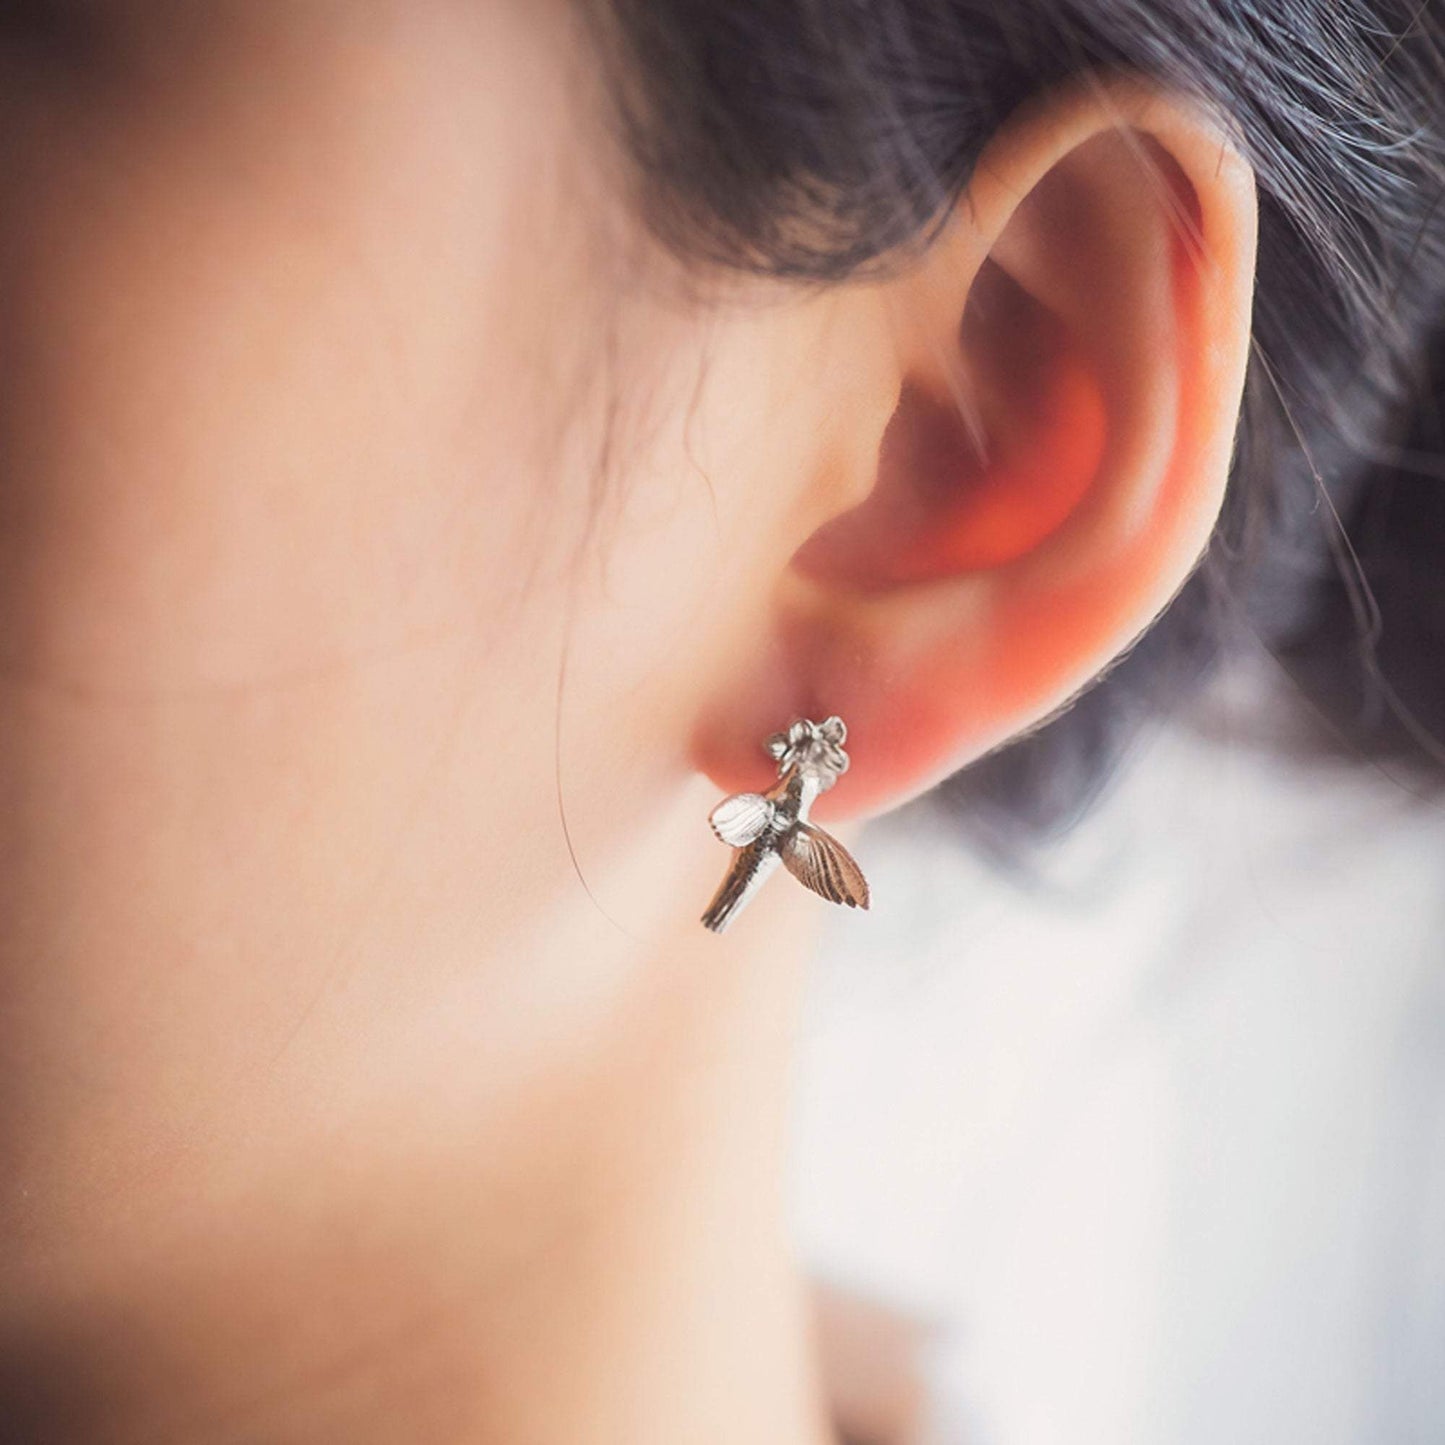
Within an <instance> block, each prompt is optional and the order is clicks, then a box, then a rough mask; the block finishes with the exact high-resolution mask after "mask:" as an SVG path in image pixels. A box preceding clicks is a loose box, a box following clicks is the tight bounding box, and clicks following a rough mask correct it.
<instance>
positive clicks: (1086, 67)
mask: <svg viewBox="0 0 1445 1445" xmlns="http://www.w3.org/2000/svg"><path fill="white" fill-rule="evenodd" d="M582 3H583V4H584V6H585V13H586V14H587V15H588V16H589V18H590V19H591V20H592V21H594V22H596V25H597V29H596V33H597V34H598V35H599V36H600V37H601V39H602V41H603V46H604V53H605V55H606V56H607V62H606V63H607V65H608V67H609V71H610V93H611V96H612V98H613V102H614V106H615V117H616V123H617V126H618V129H619V133H620V135H621V137H622V140H623V142H624V145H625V149H626V151H627V153H628V155H629V156H630V158H631V161H632V163H633V166H634V175H635V177H636V180H637V192H636V200H637V204H638V206H639V207H640V209H641V213H642V214H643V216H644V217H645V219H646V221H647V223H648V224H649V226H650V227H651V229H652V230H653V231H654V233H655V234H656V235H657V236H658V237H659V238H660V239H662V240H663V241H664V242H665V243H666V244H667V245H668V246H669V247H670V248H671V249H673V250H674V251H675V252H676V253H677V254H679V255H680V256H682V257H684V258H688V259H693V260H696V261H701V262H706V263H712V264H715V265H720V266H724V267H728V268H737V269H741V270H745V271H749V272H755V273H762V274H767V275H772V276H777V277H783V278H800V279H811V280H817V281H821V282H828V281H837V280H842V279H844V278H846V277H849V276H851V275H854V274H856V273H858V272H859V271H860V270H862V269H865V268H871V267H876V266H879V265H887V264H888V262H889V260H890V256H891V255H892V254H894V253H896V251H897V248H899V247H900V246H901V245H903V243H905V242H912V241H915V240H917V239H919V238H924V239H926V235H927V231H928V228H929V227H930V225H931V224H932V223H934V222H935V221H936V220H938V219H939V218H940V217H941V216H942V215H944V214H945V213H946V212H947V210H948V209H949V208H950V207H951V205H952V204H953V203H954V201H955V200H956V199H957V198H958V196H959V195H960V193H961V192H962V191H963V189H964V188H965V186H966V185H967V183H968V180H969V176H970V172H971V170H972V167H973V165H974V163H975V161H976V159H977V157H978V155H979V152H980V150H981V148H982V146H983V145H984V143H985V142H986V141H987V140H988V138H989V137H990V135H991V134H992V133H993V132H994V131H995V130H996V129H997V127H998V126H999V125H1000V123H1001V122H1003V121H1004V120H1005V119H1006V118H1007V117H1008V116H1009V114H1010V113H1011V112H1012V111H1013V110H1014V109H1015V108H1016V107H1017V106H1018V105H1019V104H1020V103H1021V102H1023V101H1024V100H1026V99H1027V98H1028V97H1030V96H1031V95H1032V94H1034V93H1035V92H1037V91H1039V90H1040V89H1041V88H1043V87H1046V86H1049V85H1051V84H1054V83H1056V82H1061V81H1064V80H1066V79H1068V78H1070V77H1073V76H1076V75H1088V74H1092V73H1106V72H1110V71H1122V72H1128V73H1134V74H1142V75H1144V76H1147V77H1150V78H1153V79H1154V80H1157V81H1159V82H1161V83H1163V84H1165V85H1168V86H1170V87H1173V88H1175V89H1176V90H1178V91H1180V92H1183V93H1187V94H1189V95H1191V96H1193V97H1195V98H1196V99H1198V100H1200V101H1202V102H1203V103H1205V104H1206V105H1208V106H1209V107H1210V108H1211V109H1212V110H1213V111H1214V112H1215V113H1217V114H1219V115H1220V116H1221V118H1222V119H1223V120H1224V122H1225V123H1226V124H1227V125H1228V126H1229V128H1230V130H1231V131H1232V133H1233V134H1234V136H1235V138H1236V141H1237V144H1238V145H1239V147H1240V149H1241V151H1242V152H1243V153H1244V154H1245V156H1246V157H1247V158H1248V159H1249V161H1250V162H1251V163H1252V165H1253V166H1254V168H1255V171H1256V174H1257V178H1258V187H1259V196H1260V249H1259V274H1258V284H1257V299H1256V307H1255V319H1254V352H1253V356H1252V360H1251V364H1250V368H1249V374H1248V379H1247V382H1246V388H1245V397H1244V405H1243V413H1242V417H1241V423H1240V431H1239V436H1238V440H1237V446H1236V455H1235V462H1234V467H1233V472H1232V475H1231V484H1230V491H1229V495H1228V499H1227V501H1226V506H1225V512H1224V515H1223V517H1222V518H1221V521H1220V524H1219V527H1218V528H1217V531H1216V535H1215V538H1214V540H1213V543H1212V545H1211V547H1210V549H1209V551H1208V554H1207V556H1206V557H1205V559H1204V561H1203V563H1202V564H1201V566H1200V568H1199V569H1198V570H1197V572H1196V573H1195V575H1194V577H1193V578H1192V579H1191V581H1190V583H1189V584H1188V586H1187V587H1186V589H1185V590H1184V592H1183V593H1182V594H1181V596H1180V597H1179V598H1178V599H1177V601H1176V602H1175V604H1174V605H1173V606H1172V607H1171V608H1170V609H1169V611H1168V612H1167V613H1166V614H1165V616H1164V618H1163V619H1162V620H1161V621H1160V622H1159V623H1158V624H1156V626H1155V627H1154V629H1152V631H1151V632H1150V633H1149V634H1148V635H1147V636H1146V637H1145V638H1144V639H1143V640H1142V641H1141V643H1140V644H1139V645H1138V646H1137V647H1136V648H1135V649H1134V650H1133V651H1132V653H1131V654H1130V656H1129V657H1128V658H1127V659H1125V660H1124V662H1123V663H1122V664H1121V665H1120V666H1118V667H1117V668H1115V669H1114V670H1113V671H1112V672H1111V673H1110V674H1109V676H1108V677H1107V678H1106V679H1105V680H1104V681H1103V682H1102V683H1101V684H1099V685H1098V686H1096V687H1095V688H1094V689H1092V690H1091V691H1090V692H1089V693H1087V694H1085V695H1084V696H1083V697H1082V698H1080V699H1079V700H1078V701H1077V702H1076V703H1075V705H1074V706H1073V707H1072V708H1070V709H1069V710H1068V711H1067V712H1066V713H1064V714H1063V715H1062V716H1061V717H1059V718H1058V719H1056V720H1055V721H1054V722H1052V723H1051V724H1050V725H1048V726H1047V727H1045V728H1043V729H1041V730H1039V731H1038V732H1036V733H1034V734H1032V735H1031V736H1029V737H1026V738H1024V739H1021V740H1019V741H1017V742H1015V743H1014V744H1012V745H1011V746H1009V747H1008V748H1005V749H1004V750H1002V751H1001V752H999V753H997V754H995V755H993V756H992V757H991V758H988V759H986V760H984V762H982V763H981V764H976V765H975V766H974V767H973V768H971V769H969V770H967V771H966V772H965V773H964V774H961V775H959V777H958V778H956V779H954V780H952V781H951V782H950V783H949V784H946V785H945V792H946V793H947V792H950V791H951V792H952V793H953V794H954V795H955V796H957V795H960V794H962V795H963V796H966V798H967V802H968V805H969V812H970V815H971V816H972V817H974V818H975V819H976V820H979V821H980V823H981V825H982V826H984V827H987V826H988V824H989V820H990V818H991V817H992V818H993V819H994V820H995V821H997V820H998V819H1000V818H1003V817H1007V818H1008V819H1010V820H1011V821H1012V822H1013V823H1015V824H1016V823H1018V822H1019V821H1022V822H1024V823H1025V824H1033V825H1036V826H1037V827H1048V826H1052V825H1056V824H1058V823H1060V822H1062V821H1065V820H1067V819H1068V818H1071V817H1072V816H1074V815H1075V814H1077V812H1078V811H1079V810H1080V808H1081V807H1082V805H1083V804H1084V802H1085V801H1086V800H1087V799H1088V798H1089V797H1090V796H1091V795H1092V793H1093V792H1094V791H1095V790H1096V789H1097V787H1098V784H1099V780H1100V778H1101V777H1102V776H1103V775H1104V773H1105V771H1106V766H1105V765H1106V764H1107V763H1109V762H1110V761H1112V759H1113V758H1114V757H1115V756H1116V755H1117V753H1118V750H1119V748H1120V746H1121V745H1122V743H1123V741H1124V740H1126V739H1127V738H1128V737H1129V735H1130V734H1131V733H1132V732H1133V731H1135V730H1136V728H1137V725H1138V722H1139V721H1140V720H1141V719H1142V718H1143V717H1144V716H1146V715H1147V714H1149V713H1152V712H1154V711H1157V708H1158V706H1159V704H1160V703H1161V702H1162V701H1167V700H1168V699H1171V698H1178V697H1181V696H1184V695H1187V692H1188V689H1189V688H1190V686H1191V685H1192V684H1193V682H1194V681H1195V680H1197V679H1198V678H1199V677H1201V676H1202V675H1204V674H1205V672H1206V671H1207V670H1208V667H1209V664H1210V663H1211V661H1212V660H1213V659H1214V658H1215V657H1216V655H1217V654H1218V653H1219V651H1220V649H1221V646H1222V644H1223V643H1224V642H1225V641H1226V640H1227V639H1229V638H1231V637H1238V636H1240V635H1241V634H1244V635H1253V636H1258V637H1259V638H1261V639H1262V640H1263V641H1264V642H1265V644H1266V645H1267V646H1269V647H1270V648H1271V649H1272V650H1273V651H1274V652H1275V654H1276V656H1278V657H1279V658H1280V659H1281V661H1282V662H1284V664H1285V665H1286V666H1287V667H1288V668H1289V669H1290V670H1291V671H1292V672H1293V673H1294V675H1295V676H1296V677H1297V678H1298V679H1299V681H1300V683H1301V684H1302V685H1303V686H1304V687H1305V688H1306V689H1307V690H1308V691H1309V693H1310V694H1311V695H1312V696H1313V697H1315V698H1316V699H1317V700H1318V702H1319V704H1320V707H1321V709H1322V712H1323V713H1325V714H1327V715H1328V716H1329V717H1330V718H1332V719H1333V726H1334V728H1335V730H1336V734H1337V736H1338V737H1339V738H1340V739H1341V740H1345V739H1348V740H1349V741H1350V742H1351V744H1352V745H1354V746H1362V747H1363V746H1368V747H1372V748H1381V749H1388V750H1392V751H1400V750H1404V751H1410V752H1413V753H1414V754H1416V755H1422V756H1423V755H1429V756H1432V758H1433V759H1434V760H1436V761H1438V760H1439V758H1440V757H1441V756H1445V749H1442V748H1440V747H1438V746H1437V745H1436V744H1435V742H1434V736H1435V730H1436V729H1439V728H1441V727H1442V726H1445V581H1442V572H1445V423H1442V419H1441V401H1442V398H1445V387H1442V380H1445V347H1442V346H1439V345H1437V346H1436V347H1435V349H1434V351H1433V353H1432V351H1431V338H1432V336H1434V335H1435V334H1436V333H1437V332H1438V331H1439V328H1440V327H1441V324H1442V320H1445V203H1442V196H1445V136H1442V119H1445V19H1442V13H1441V11H1440V9H1439V8H1434V9H1432V8H1431V6H1430V4H1429V0H1423V3H1422V0H582ZM1347 533H1348V534H1349V540H1347Z"/></svg>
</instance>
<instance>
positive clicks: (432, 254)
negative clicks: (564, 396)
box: [0, 6, 580, 686]
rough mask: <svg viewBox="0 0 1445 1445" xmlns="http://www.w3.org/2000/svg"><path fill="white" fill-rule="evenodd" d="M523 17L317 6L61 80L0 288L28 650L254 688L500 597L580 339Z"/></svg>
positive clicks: (13, 540) (13, 608)
mask: <svg viewBox="0 0 1445 1445" xmlns="http://www.w3.org/2000/svg"><path fill="white" fill-rule="evenodd" d="M478 9H479V10H484V11H485V10H487V9H488V7H478ZM503 10H504V7H497V11H498V12H499V13H497V14H495V15H493V16H491V18H488V19H485V20H484V19H480V18H479V19H478V20H477V22H476V23H475V24H472V25H463V24H462V23H461V22H460V21H457V22H455V23H454V25H453V27H452V28H448V27H447V26H445V25H443V24H442V23H441V20H440V18H439V17H440V16H441V15H442V14H444V13H449V11H450V7H446V9H445V10H444V8H443V7H421V12H424V13H425V14H426V15H430V16H432V17H433V19H432V22H431V23H423V22H422V20H421V18H420V13H419V16H418V19H417V21H416V23H415V24H414V25H411V24H400V23H398V24H396V25H392V26H386V25H383V24H382V23H381V21H380V19H379V18H377V17H378V16H379V14H380V12H379V10H375V8H374V7H373V9H369V10H368V11H367V12H365V13H366V14H367V15H369V16H371V17H372V18H371V20H370V21H369V22H368V21H367V20H364V19H357V18H355V17H353V21H352V23H336V24H335V25H334V33H332V31H331V30H328V29H327V26H328V25H332V24H333V21H326V22H324V23H322V22H320V21H318V20H317V15H319V14H321V12H319V11H317V12H315V13H311V12H312V7H304V6H298V7H297V10H296V16H297V17H298V18H297V20H296V23H295V26H294V30H293V29H291V28H287V27H284V26H281V25H279V24H278V25H277V26H275V27H274V28H273V29H268V30H263V28H262V27H261V26H260V25H259V24H258V25H257V26H256V27H254V28H247V27H246V26H245V25H241V26H240V27H239V28H238V29H237V30H236V31H235V33H232V32H230V31H226V32H225V34H224V37H223V39H222V40H217V41H216V42H215V43H214V44H211V43H210V42H206V43H202V41H201V39H199V38H197V39H196V41H195V44H196V47H197V49H196V53H194V54H192V53H190V52H186V53H180V51H179V50H178V49H177V50H176V51H175V52H172V51H170V50H167V51H165V52H163V57H164V63H161V62H159V61H158V62H157V63H156V64H155V66H154V72H153V73H152V72H151V71H148V70H146V69H145V67H144V64H143V62H142V61H141V60H139V59H138V60H136V61H135V64H136V66H137V68H138V70H140V72H141V73H139V74H137V75H136V76H135V77H133V78H132V79H131V80H129V81H126V82H125V83H120V82H112V83H111V84H110V85H95V86H83V85H80V84H78V83H72V84H73V88H62V87H61V86H59V85H57V86H56V88H55V90H54V91H53V92H51V93H49V94H40V93H38V92H36V93H35V94H33V96H32V97H31V99H30V109H29V113H28V115H27V116H26V123H25V125H24V129H23V133H24V135H25V136H26V139H27V142H28V143H27V145H26V146H25V147H23V148H21V147H17V148H16V162H15V164H14V165H13V166H12V167H11V168H10V169H9V170H8V171H7V173H6V177H5V182H6V209H7V211H8V212H9V215H10V218H11V235H10V238H9V245H8V246H7V262H8V264H7V267H6V269H5V276H4V279H3V282H0V285H3V286H4V288H5V294H4V298H3V300H4V305H5V308H6V315H7V326H6V330H5V337H4V343H3V344H4V349H5V356H4V361H5V371H6V379H7V381H6V392H7V395H6V405H5V409H4V413H3V418H0V464H3V466H4V469H5V474H6V476H7V477H8V478H10V479H11V483H12V484H11V486H10V487H9V488H8V495H7V501H6V504H5V505H6V515H5V517H4V526H3V529H0V577H3V579H4V580H3V583H0V595H3V603H0V605H3V607H4V611H5V615H6V618H7V626H6V629H5V637H6V639H7V640H6V643H5V647H6V650H7V653H8V661H9V662H10V663H11V664H12V666H14V667H16V668H19V669H21V670H29V671H36V672H39V673H42V674H44V675H47V676H59V677H63V678H70V679H83V680H84V681H85V682H86V683H87V684H89V685H100V686H104V685H106V684H107V683H114V684H115V685H117V686H147V685H191V684H210V683H221V684H239V683H243V682H245V681H248V680H257V679H265V678H267V677H272V676H277V675H289V674H294V673H296V672H297V671H300V670H304V669H307V668H310V667H315V666H318V665H335V664H337V663H339V662H343V661H344V660H345V659H346V658H347V657H348V656H350V655H353V654H355V653H357V652H359V651H364V650H366V649H369V648H373V647H375V646H385V645H387V644H389V643H393V642H396V641H399V640H402V639H405V638H406V637H408V636H410V635H412V634H413V633H415V632H427V631H431V632H435V631H436V630H438V629H440V628H443V627H446V626H447V625H454V624H455V623H456V622H457V621H458V620H459V619H460V617H461V616H462V615H463V613H462V607H463V605H464V606H465V607H466V609H467V611H472V610H473V609H475V608H476V607H477V606H478V605H480V606H481V608H482V610H483V611H485V610H488V609H496V608H498V607H500V606H501V605H502V604H503V602H504V600H505V592H506V588H505V586H500V585H498V586H492V585H488V584H492V583H505V581H506V580H507V579H509V578H512V577H514V576H515V574H516V572H517V570H518V569H516V568H515V567H512V566H509V565H506V564H508V563H509V562H510V561H511V559H512V558H513V557H514V556H515V555H516V552H517V546H518V539H519V537H520V534H521V531H522V528H523V525H524V521H525V518H526V515H527V513H528V512H529V511H530V507H531V503H532V500H533V495H534V492H535V488H534V487H533V486H531V485H529V482H530V478H528V476H527V475H526V471H527V468H528V467H535V466H536V465H537V460H538V455H539V445H538V442H539V437H540V436H541V435H542V434H543V433H544V432H545V430H546V423H545V421H544V416H543V407H542V405H541V403H540V401H539V388H538V387H537V384H536V383H537V381H538V377H537V375H536V371H537V370H538V369H539V368H538V366H537V364H536V358H537V356H538V355H539V354H540V355H545V356H548V357H563V356H565V355H566V347H565V345H564V344H563V341H562V339H561V338H560V337H550V336H549V337H547V338H546V339H545V340H540V339H537V333H538V330H539V328H538V325H537V319H536V313H537V310H538V306H537V303H538V302H539V301H541V300H542V299H544V298H545V299H548V300H554V298H555V297H556V296H557V295H559V294H560V295H564V296H565V295H568V294H569V293H570V287H571V286H572V285H577V286H578V287H579V288H580V280H578V279H574V273H571V272H569V270H568V267H567V265H566V259H567V258H565V257H563V256H560V255H556V254H547V248H546V247H545V246H542V245H539V243H538V240H537V237H539V236H542V237H548V238H550V237H555V236H556V235H557V227H556V225H555V218H554V217H553V216H551V215H546V216H544V215H539V213H538V211H539V207H542V206H549V208H550V203H549V202H548V201H547V200H546V198H545V197H544V196H543V194H542V190H543V188H542V187H541V186H540V185H539V184H538V180H537V178H538V177H539V176H543V175H547V176H555V175H556V174H557V172H558V171H559V169H560V168H561V167H562V166H563V164H564V158H563V144H562V141H561V140H560V139H559V136H558V133H557V132H558V122H557V121H556V120H549V117H553V116H554V115H556V114H560V113H563V112H562V107H561V106H560V105H557V106H555V107H554V105H553V101H552V97H551V95H550V93H549V92H550V91H551V90H552V89H554V88H555V84H556V81H555V78H550V77H549V76H548V73H547V71H546V68H545V67H544V66H543V65H542V64H541V63H540V61H539V60H538V59H537V57H536V56H534V54H533V52H532V50H531V49H529V48H528V47H527V46H526V45H524V44H522V43H521V42H520V40H519V39H518V37H517V36H515V35H512V34H510V33H509V32H508V28H507V25H506V23H505V21H504V19H503V18H502V14H501V12H502V11H503ZM458 13H460V12H458ZM303 14H310V28H308V24H307V23H303V21H302V18H301V17H302V16H303ZM173 44H174V45H175V46H176V47H179V46H180V45H181V44H182V42H181V41H179V40H177V41H175V42H173ZM140 53H144V52H143V51H142V52H140ZM489 53H491V54H493V56H494V58H493V60H492V62H491V63H490V64H488V63H487V56H488V54H489ZM502 57H505V59H506V64H505V66H503V65H501V64H500V58H502ZM479 72H480V73H479ZM262 73H264V74H265V76H266V84H265V85H264V86H262V85H259V84H257V83H256V76H257V75H258V74H262ZM549 82H550V83H549ZM559 249H560V247H559ZM554 304H555V302H554ZM544 314H545V313H544ZM558 364H559V365H561V364H562V363H558ZM519 463H520V465H519ZM482 494H484V495H485V501H486V513H485V516H484V517H482V516H479V514H478V511H477V508H476V499H477V498H478V497H479V496H480V495H482ZM479 579H484V580H479Z"/></svg>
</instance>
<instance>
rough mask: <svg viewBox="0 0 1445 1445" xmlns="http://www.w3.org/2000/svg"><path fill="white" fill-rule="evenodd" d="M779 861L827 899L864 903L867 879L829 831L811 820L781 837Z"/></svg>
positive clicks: (860, 905)
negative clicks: (780, 856) (825, 830)
mask: <svg viewBox="0 0 1445 1445" xmlns="http://www.w3.org/2000/svg"><path fill="white" fill-rule="evenodd" d="M782 854H783V865H784V866H785V867H786V868H787V870H788V872H789V873H791V874H792V875H793V877H794V878H796V879H797V880H798V882H799V883H801V884H803V886H804V887H806V888H811V889H812V890H813V892H814V893H817V894H819V895H820V896H821V897H823V898H826V899H827V900H828V901H829V902H830V903H846V904H847V905H848V907H849V908H867V907H868V880H867V879H866V878H864V876H863V870H862V869H861V868H860V867H859V866H858V865H857V863H855V862H854V861H853V855H852V854H851V853H850V852H849V851H848V850H847V849H846V848H845V847H844V846H843V845H842V844H841V843H840V842H839V841H838V840H837V839H836V838H835V837H833V835H832V834H831V833H825V832H824V831H823V830H822V829H821V828H818V827H815V826H814V825H813V824H812V823H799V824H798V825H797V826H796V827H794V828H793V829H792V831H791V832H789V834H788V835H787V837H785V838H784V839H783V843H782Z"/></svg>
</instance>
